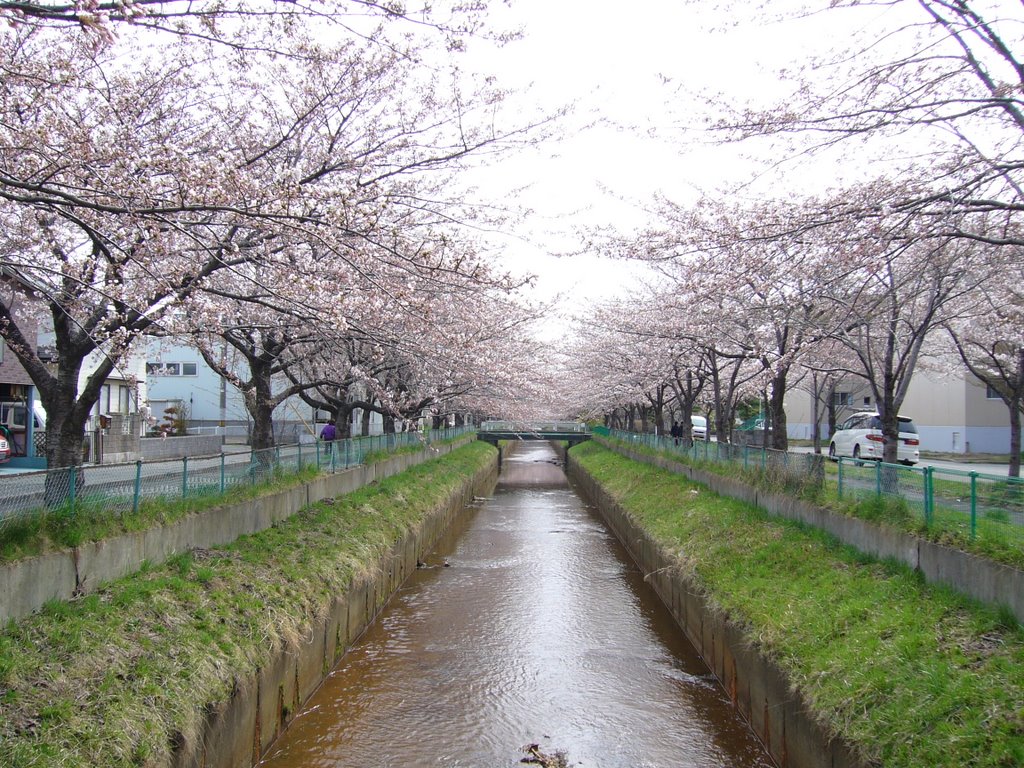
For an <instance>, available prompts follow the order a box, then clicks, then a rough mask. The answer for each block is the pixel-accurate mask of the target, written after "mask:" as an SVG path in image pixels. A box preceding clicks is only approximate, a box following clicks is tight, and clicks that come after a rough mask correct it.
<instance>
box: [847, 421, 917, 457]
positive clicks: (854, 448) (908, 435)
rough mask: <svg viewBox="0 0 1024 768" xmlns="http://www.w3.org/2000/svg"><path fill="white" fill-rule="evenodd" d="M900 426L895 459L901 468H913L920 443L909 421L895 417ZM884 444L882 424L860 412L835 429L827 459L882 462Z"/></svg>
mask: <svg viewBox="0 0 1024 768" xmlns="http://www.w3.org/2000/svg"><path fill="white" fill-rule="evenodd" d="M896 418H897V419H899V423H900V440H899V445H897V446H896V458H897V460H898V461H899V462H901V463H903V464H908V465H913V464H916V463H917V462H918V461H920V460H921V450H920V446H921V441H920V438H919V437H918V434H917V427H916V426H914V422H913V420H911V419H909V418H907V417H906V416H897V417H896ZM883 449H884V442H883V438H882V420H881V418H880V417H879V415H878V413H876V412H874V411H860V412H858V413H855V414H853V415H852V416H850V418H848V419H847V420H846V421H844V422H843V423H842V424H840V425H839V426H838V427H836V432H835V434H834V435H832V437H831V439H830V440H829V443H828V457H829V458H830V459H832V460H833V461H835V460H837V459H838V458H839V457H841V456H847V457H849V458H852V459H877V460H878V461H881V460H882V454H883Z"/></svg>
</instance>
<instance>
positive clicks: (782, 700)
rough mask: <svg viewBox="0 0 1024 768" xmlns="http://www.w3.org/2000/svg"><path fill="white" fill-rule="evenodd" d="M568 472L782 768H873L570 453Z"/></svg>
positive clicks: (677, 562) (672, 557)
mask: <svg viewBox="0 0 1024 768" xmlns="http://www.w3.org/2000/svg"><path fill="white" fill-rule="evenodd" d="M569 459H570V460H569V462H568V464H567V466H566V471H567V473H568V474H569V476H570V477H571V478H572V480H573V481H574V482H575V484H576V487H577V488H578V489H579V490H580V491H581V492H582V493H583V494H584V496H586V498H587V499H588V501H590V502H591V503H593V504H594V505H595V506H596V507H597V509H598V510H599V511H600V512H601V514H602V515H603V516H604V518H605V520H606V521H607V522H608V525H609V527H610V528H611V529H612V531H613V532H614V533H615V535H616V536H617V537H618V539H619V541H620V542H622V544H623V546H625V547H626V549H627V550H628V551H629V553H630V556H631V557H632V558H633V560H634V561H635V562H636V564H637V566H638V567H639V568H640V569H641V571H642V572H643V573H644V574H646V576H645V578H644V580H645V581H647V582H648V583H649V584H651V586H653V587H654V590H655V591H656V592H657V593H658V596H659V597H660V598H661V600H662V602H663V603H664V604H665V605H666V606H667V607H668V609H669V611H670V612H671V613H672V616H673V617H674V618H675V621H676V623H677V624H678V625H679V627H680V628H681V629H682V630H683V632H684V633H685V635H686V636H687V638H688V639H689V640H690V642H691V643H692V644H693V646H694V648H696V649H697V652H698V653H699V654H700V655H701V657H702V658H703V659H704V661H705V663H706V664H707V665H708V667H709V668H710V669H711V671H712V672H713V673H714V675H715V677H717V678H718V680H719V682H720V683H721V684H722V687H723V688H724V689H725V691H726V692H727V693H728V695H729V698H730V700H731V701H732V704H733V706H734V707H735V708H736V710H737V711H738V712H739V713H740V715H741V716H742V717H743V718H744V719H745V720H746V721H747V723H748V724H749V725H750V728H751V729H752V730H753V731H754V733H755V734H757V736H758V738H760V739H761V741H762V742H763V744H764V745H765V748H766V749H767V750H768V751H769V753H770V754H771V756H772V758H773V759H774V760H775V761H776V763H777V764H778V765H779V766H781V768H861V767H863V768H866V766H867V765H868V764H867V763H865V762H862V761H861V760H860V759H859V758H858V757H857V756H856V754H854V752H853V750H852V749H850V747H849V746H848V745H847V744H845V743H843V742H841V741H839V740H834V739H831V738H830V737H829V736H828V734H826V733H825V732H824V731H823V730H822V729H821V728H820V727H819V726H818V725H817V724H816V723H815V722H814V719H813V717H811V716H810V715H809V714H808V712H809V709H808V707H807V706H806V705H805V702H804V701H803V699H802V698H801V696H800V695H799V693H796V692H794V691H792V690H791V687H790V685H789V683H788V680H787V677H786V675H785V673H784V672H783V671H782V670H780V669H779V668H778V667H777V666H776V665H775V664H773V663H772V662H771V661H769V660H768V659H765V658H764V657H762V656H761V655H760V654H759V653H758V652H757V649H756V648H753V647H752V646H751V644H750V642H749V640H748V639H747V638H746V636H745V635H744V633H743V631H742V630H741V629H740V628H739V627H737V626H735V625H734V624H733V623H732V622H730V621H729V619H728V617H726V616H720V615H716V614H714V613H712V612H711V610H710V609H709V608H708V605H707V602H706V601H705V599H704V597H703V595H702V594H701V591H700V589H699V587H698V586H697V585H695V584H694V583H692V582H691V581H690V580H689V579H688V578H687V576H686V574H685V572H684V571H683V569H682V568H681V563H680V562H679V560H678V559H677V558H676V557H675V556H674V555H672V554H671V553H670V552H667V551H665V550H664V549H663V548H662V547H661V546H660V545H659V544H658V543H657V542H655V541H654V540H653V539H652V538H651V537H650V536H649V534H648V533H647V532H646V531H645V530H644V529H642V528H641V527H640V526H639V525H637V523H636V522H635V521H634V520H633V519H632V518H631V517H630V515H629V514H628V513H627V512H626V511H625V510H624V509H623V508H622V507H621V506H620V505H619V504H617V503H616V502H615V501H614V500H613V499H612V497H611V496H610V495H609V494H608V493H607V492H606V491H605V490H604V489H603V488H602V487H601V486H600V485H599V484H598V483H597V481H595V480H594V479H593V478H592V477H591V476H590V475H589V474H588V473H587V472H586V471H585V470H583V469H581V468H580V467H579V465H578V464H576V463H575V462H573V461H572V460H571V459H572V454H571V453H570V454H569Z"/></svg>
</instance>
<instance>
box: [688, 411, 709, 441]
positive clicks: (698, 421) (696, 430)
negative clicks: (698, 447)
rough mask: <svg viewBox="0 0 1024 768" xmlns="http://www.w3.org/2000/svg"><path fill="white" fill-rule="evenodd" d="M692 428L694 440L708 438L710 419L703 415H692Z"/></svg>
mask: <svg viewBox="0 0 1024 768" xmlns="http://www.w3.org/2000/svg"><path fill="white" fill-rule="evenodd" d="M690 430H691V434H692V435H693V439H694V440H707V439H708V420H707V419H706V418H704V417H703V416H691V417H690Z"/></svg>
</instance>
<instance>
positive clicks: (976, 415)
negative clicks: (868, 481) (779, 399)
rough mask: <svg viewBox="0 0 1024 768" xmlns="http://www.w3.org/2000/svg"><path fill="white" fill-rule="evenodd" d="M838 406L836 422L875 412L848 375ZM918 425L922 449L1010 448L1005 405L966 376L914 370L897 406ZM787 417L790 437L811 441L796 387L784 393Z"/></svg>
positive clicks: (807, 404)
mask: <svg viewBox="0 0 1024 768" xmlns="http://www.w3.org/2000/svg"><path fill="white" fill-rule="evenodd" d="M836 401H837V404H840V405H841V410H840V411H839V413H838V420H839V421H842V420H843V419H844V418H845V417H846V415H848V414H850V413H853V412H854V411H863V410H874V409H875V407H876V406H875V403H874V401H873V400H872V398H871V392H870V390H869V389H867V387H866V386H865V385H864V384H863V383H862V382H860V381H859V380H857V379H851V380H850V382H849V384H848V385H847V386H845V387H843V386H840V387H839V388H838V389H837V392H836ZM900 415H901V416H908V417H910V418H911V419H913V420H914V423H915V424H916V425H917V431H918V433H919V434H920V435H921V449H922V450H923V451H937V452H942V453H996V454H1007V453H1009V452H1010V415H1009V412H1008V411H1007V408H1006V404H1005V403H1003V401H1002V400H1000V399H999V396H998V395H996V394H995V393H993V392H989V391H987V388H986V387H985V385H984V384H982V383H981V382H980V381H978V380H977V379H975V378H974V377H973V376H971V375H970V374H967V373H965V374H963V375H961V376H944V377H941V378H940V377H937V376H929V375H928V374H927V373H922V372H918V373H916V374H915V375H914V377H913V379H911V382H910V387H909V389H908V390H907V396H906V398H905V399H904V401H903V407H902V409H901V410H900ZM786 417H787V426H788V430H787V431H788V434H789V437H790V438H794V439H802V440H810V439H812V438H813V434H814V433H813V430H812V427H811V396H810V394H809V393H808V392H807V391H806V389H804V388H802V387H799V386H798V387H796V388H794V389H793V390H791V391H790V392H789V394H787V396H786ZM821 420H822V424H821V439H822V440H823V441H824V440H827V439H828V438H829V435H828V434H827V431H828V424H827V416H826V414H825V413H824V409H823V408H822V413H821Z"/></svg>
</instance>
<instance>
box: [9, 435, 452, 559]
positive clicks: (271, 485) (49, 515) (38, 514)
mask: <svg viewBox="0 0 1024 768" xmlns="http://www.w3.org/2000/svg"><path fill="white" fill-rule="evenodd" d="M461 437H462V436H455V437H452V438H449V439H447V440H442V441H435V444H451V443H454V442H456V441H458V440H459V439H461ZM371 439H374V438H366V440H371ZM422 449H423V446H422V445H418V444H417V445H413V446H405V447H402V448H398V449H394V450H373V451H369V452H367V454H366V455H365V456H364V458H363V463H365V464H372V463H374V462H379V461H385V460H386V459H388V458H390V457H391V456H394V455H396V454H403V453H415V452H417V451H420V450H422ZM316 474H317V470H316V466H315V465H314V464H305V465H304V466H303V467H302V468H301V469H295V468H281V467H274V468H273V469H272V471H270V472H267V473H266V474H265V476H263V477H262V478H261V479H260V481H259V482H256V483H250V482H248V481H245V482H238V479H237V478H234V479H233V480H232V482H234V483H235V484H233V485H229V486H228V487H227V488H226V489H225V491H224V492H223V493H222V492H221V490H220V486H219V483H214V484H211V485H207V486H201V487H190V488H189V489H188V494H187V495H186V496H185V497H184V498H182V497H181V496H180V495H176V496H174V497H161V498H144V499H143V500H142V502H141V503H140V505H139V509H138V510H137V511H135V512H132V511H131V510H130V509H128V510H127V511H125V510H124V509H123V508H124V507H125V506H126V504H127V505H130V500H129V501H126V500H125V499H124V498H121V497H118V498H116V499H110V498H109V497H107V496H106V495H103V494H96V495H90V494H85V495H83V497H82V498H80V499H79V500H78V501H77V502H76V504H75V505H74V507H73V508H71V507H69V506H63V507H58V508H55V509H50V510H45V509H42V510H36V511H33V512H28V513H26V514H23V515H20V516H19V517H17V518H14V519H7V520H3V521H2V522H0V563H3V562H11V561H14V560H19V559H22V558H25V557H31V556H34V555H38V554H40V553H42V552H45V551H47V550H50V549H54V548H58V549H59V548H64V547H75V546H78V545H79V544H82V543H83V542H86V541H100V540H102V539H105V538H110V537H112V536H117V535H120V534H123V533H130V532H133V531H143V530H146V529H148V528H152V527H154V526H158V525H166V524H168V523H172V522H174V521H176V520H180V519H182V518H184V517H187V516H188V515H190V514H194V513H196V512H202V511H205V510H209V509H213V508H215V507H218V506H222V505H225V504H231V503H235V502H239V501H245V500H247V499H251V498H254V497H257V496H261V495H266V494H270V493H275V492H277V491H280V490H284V489H287V488H291V487H295V486H297V485H302V484H303V483H306V482H308V481H309V480H310V479H311V478H313V477H315V476H316Z"/></svg>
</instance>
